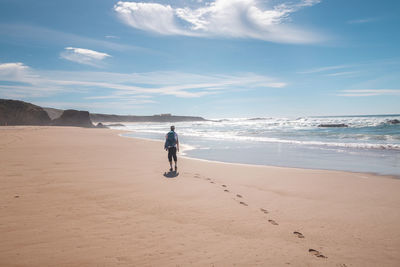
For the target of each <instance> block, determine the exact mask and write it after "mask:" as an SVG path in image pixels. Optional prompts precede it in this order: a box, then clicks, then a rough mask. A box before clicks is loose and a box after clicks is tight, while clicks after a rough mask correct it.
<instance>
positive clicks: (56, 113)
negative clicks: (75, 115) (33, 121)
mask: <svg viewBox="0 0 400 267" xmlns="http://www.w3.org/2000/svg"><path fill="white" fill-rule="evenodd" d="M43 109H44V111H46V112H47V114H48V115H49V117H50V119H52V120H54V119H58V118H60V117H61V115H62V114H63V112H64V110H62V109H56V108H43Z"/></svg>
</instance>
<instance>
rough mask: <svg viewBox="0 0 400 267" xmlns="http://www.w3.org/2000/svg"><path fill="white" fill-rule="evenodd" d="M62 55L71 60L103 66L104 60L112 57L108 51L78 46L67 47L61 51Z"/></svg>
mask: <svg viewBox="0 0 400 267" xmlns="http://www.w3.org/2000/svg"><path fill="white" fill-rule="evenodd" d="M60 56H61V57H62V58H64V59H66V60H69V61H73V62H76V63H79V64H85V65H90V66H94V67H99V66H101V65H102V60H103V59H105V58H107V57H110V55H109V54H106V53H102V52H97V51H94V50H90V49H85V48H76V47H66V48H65V50H64V51H63V52H61V54H60Z"/></svg>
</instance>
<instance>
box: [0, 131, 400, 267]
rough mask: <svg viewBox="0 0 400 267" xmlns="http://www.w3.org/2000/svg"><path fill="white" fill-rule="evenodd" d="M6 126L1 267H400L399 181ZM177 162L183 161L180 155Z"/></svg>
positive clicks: (1, 153)
mask: <svg viewBox="0 0 400 267" xmlns="http://www.w3.org/2000/svg"><path fill="white" fill-rule="evenodd" d="M118 133H119V132H118V131H112V130H108V129H83V128H70V127H1V128H0V167H1V173H0V180H1V187H0V211H1V213H0V214H1V217H0V236H1V240H2V242H1V243H0V266H190V265H193V266H213V265H214V266H233V265H237V266H257V265H259V266H399V265H400V252H399V251H400V193H399V192H400V180H397V179H390V178H388V177H383V176H377V175H373V174H363V173H349V172H338V171H324V170H306V169H295V168H278V167H264V166H250V165H240V164H223V163H216V162H207V161H201V160H195V159H187V158H180V159H179V169H178V172H177V173H176V174H175V173H168V168H169V166H168V163H167V160H166V152H165V151H163V144H162V143H161V142H156V141H147V140H140V139H132V138H125V137H120V136H118ZM178 157H179V155H178Z"/></svg>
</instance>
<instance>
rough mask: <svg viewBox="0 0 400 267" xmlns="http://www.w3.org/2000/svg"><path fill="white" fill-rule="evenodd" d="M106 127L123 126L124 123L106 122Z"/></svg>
mask: <svg viewBox="0 0 400 267" xmlns="http://www.w3.org/2000/svg"><path fill="white" fill-rule="evenodd" d="M106 126H107V127H125V125H123V124H121V123H112V124H107V125H106Z"/></svg>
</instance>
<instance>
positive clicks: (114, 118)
mask: <svg viewBox="0 0 400 267" xmlns="http://www.w3.org/2000/svg"><path fill="white" fill-rule="evenodd" d="M90 118H91V120H92V121H94V122H181V121H206V119H204V118H202V117H193V116H174V115H171V114H161V115H153V116H130V115H108V114H96V113H91V114H90Z"/></svg>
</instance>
